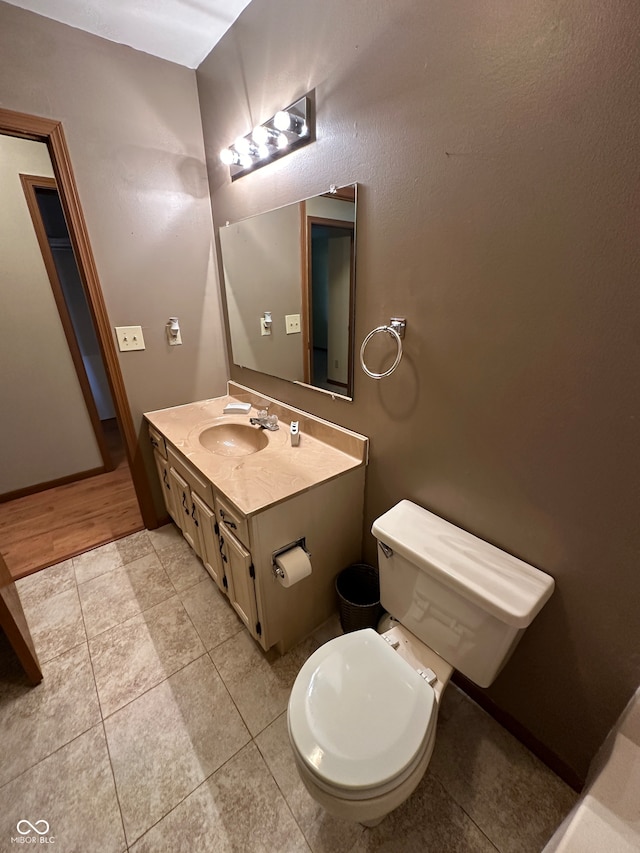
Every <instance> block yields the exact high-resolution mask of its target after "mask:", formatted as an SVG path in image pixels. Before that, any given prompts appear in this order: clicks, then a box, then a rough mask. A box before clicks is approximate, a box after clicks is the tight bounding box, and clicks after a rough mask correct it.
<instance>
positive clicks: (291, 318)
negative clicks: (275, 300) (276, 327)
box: [284, 314, 300, 335]
mask: <svg viewBox="0 0 640 853" xmlns="http://www.w3.org/2000/svg"><path fill="white" fill-rule="evenodd" d="M284 324H285V330H286V332H287V334H288V335H295V334H296V333H297V332H299V331H300V315H299V314H285V315H284Z"/></svg>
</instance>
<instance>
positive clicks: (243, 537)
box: [215, 495, 250, 548]
mask: <svg viewBox="0 0 640 853" xmlns="http://www.w3.org/2000/svg"><path fill="white" fill-rule="evenodd" d="M215 506H216V519H217V521H218V527H219V528H220V533H221V534H222V533H224V531H225V530H227V531H231V533H232V534H233V535H234V536H235V537H236V539H239V540H240V542H242V544H243V545H246V546H247V548H249V547H250V546H249V526H248V524H247V519H246V518H245V517H244V515H242V514H241V513H239V512H238V510H237V509H233V508H232V507H231V506H230V505H229V504H228V503H227V502H226V501H225V500H224V499H223V498H221V497H220V496H219V495H216V504H215Z"/></svg>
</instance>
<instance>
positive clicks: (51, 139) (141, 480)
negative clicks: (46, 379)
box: [0, 109, 158, 576]
mask: <svg viewBox="0 0 640 853" xmlns="http://www.w3.org/2000/svg"><path fill="white" fill-rule="evenodd" d="M0 133H2V134H4V135H7V136H13V137H19V138H23V139H29V140H32V141H38V142H44V143H45V145H46V147H47V149H48V151H49V155H50V158H51V163H52V167H53V173H54V176H55V180H54V181H53V184H52V185H50V186H44V187H43V188H42V190H43V193H42V194H41V195H40V198H38V197H37V196H36V197H35V202H36V208H37V210H38V215H39V217H40V218H41V219H43V212H44V210H45V208H46V207H47V206H51V205H53V206H55V205H56V204H57V205H58V206H59V207H60V208H61V209H62V211H63V214H64V215H63V220H64V221H65V224H66V227H67V235H66V238H65V239H66V240H67V243H68V245H67V246H65V247H62V246H60V247H57V248H56V251H57V250H58V248H59V249H60V253H61V254H60V258H58V263H56V260H55V259H54V260H53V262H52V266H53V268H54V269H56V267H60V266H62V265H63V264H64V263H65V259H64V255H65V254H66V256H67V257H66V260H68V255H69V252H71V254H73V256H74V260H75V261H77V267H76V276H77V279H78V280H79V284H80V287H81V289H82V291H83V293H84V295H85V298H86V301H85V310H86V312H88V315H89V317H90V320H91V322H92V324H93V331H94V334H95V339H94V342H93V345H92V346H93V352H89V351H85V353H84V354H83V353H82V349H81V347H79V346H77V349H78V352H79V360H80V362H81V365H82V367H83V372H84V375H85V381H86V384H87V386H88V387H89V392H88V393H89V396H90V397H91V404H92V405H93V408H94V409H95V410H96V418H97V424H98V431H99V433H100V435H101V438H100V439H98V434H96V438H97V440H98V443H102V444H103V446H104V451H105V452H104V458H105V459H106V460H107V465H106V467H107V468H109V467H110V468H112V469H113V470H112V471H110V472H108V473H106V474H101V475H99V476H97V477H88V478H85V479H84V480H82V483H81V484H80V483H79V484H74V483H65V484H61V485H59V486H56V487H55V488H54V489H53V490H50V491H48V492H43V493H42V494H43V495H48V496H49V503H50V504H51V503H55V505H56V512H55V513H54V515H55V516H56V524H57V527H56V529H57V531H58V533H60V531H65V532H66V533H65V536H58V538H59V539H60V538H62V539H64V538H67V539H68V538H69V537H68V536H66V534H67V533H68V532H69V530H70V524H71V521H70V517H69V515H68V513H67V511H65V512H63V513H61V512H60V508H61V506H62V505H63V501H64V499H65V498H67V497H68V491H69V490H70V489H71V488H72V487H73V486H75V485H82V484H83V487H84V489H85V496H84V497H83V498H81V499H77V498H76V499H75V504H76V505H80V506H84V507H87V506H88V501H87V498H86V495H87V494H88V493H89V492H93V493H95V494H96V495H98V498H97V504H98V507H99V511H98V512H97V514H94V515H93V517H92V518H91V519H89V518H85V521H84V522H83V523H81V525H80V526H81V527H84V528H85V529H86V530H93V531H94V533H95V532H97V530H98V528H100V523H98V519H99V518H100V517H102V516H104V515H105V513H107V514H108V511H109V510H111V511H113V510H115V514H116V515H118V514H120V515H122V513H121V512H119V511H120V510H122V508H123V504H124V503H129V504H132V505H133V507H134V508H135V511H136V513H137V518H138V520H137V522H136V524H137V529H141V528H142V527H148V528H154V527H156V526H157V524H158V519H157V517H156V513H155V509H154V506H153V501H152V498H151V493H150V489H149V484H148V481H147V477H146V472H145V469H144V464H143V461H142V458H141V454H140V453H139V450H138V441H137V435H136V432H135V428H134V425H133V420H132V417H131V412H130V410H129V406H128V403H127V399H126V393H125V390H124V383H123V379H122V375H121V372H120V368H119V363H118V360H117V355H116V352H115V346H114V342H113V338H112V333H111V328H110V323H109V320H108V317H107V314H106V308H105V305H104V300H103V297H102V292H101V289H100V284H99V281H98V276H97V271H96V269H95V263H94V260H93V255H92V252H91V247H90V244H89V240H88V234H87V231H86V226H85V223H84V218H83V216H82V211H81V209H80V205H79V201H78V195H77V190H76V188H75V182H74V179H73V174H72V171H71V165H70V161H69V155H68V151H67V148H66V143H65V140H64V133H63V130H62V126H61V124H60V123H59V122H56V121H52V120H49V119H42V118H38V117H35V116H28V115H25V114H22V113H14V112H11V111H8V110H2V109H0ZM52 191H53V193H54V194H55V197H54V195H52V194H51V193H52ZM34 195H35V193H34ZM49 212H50V211H49ZM45 215H46V214H45ZM44 231H45V232H46V231H47V228H46V227H45V228H44ZM45 241H46V242H47V251H49V253H50V254H52V255H53V254H54V252H52V245H51V243H50V242H49V240H48V237H47V236H46V233H45ZM56 272H57V270H56ZM76 283H77V282H76ZM66 310H67V314H69V313H70V312H69V309H68V307H67V309H66ZM69 324H70V326H71V334H72V336H73V338H74V339H75V340H76V345H77V343H78V342H77V334H76V332H75V331H74V329H73V325H74V324H73V322H72V321H71V319H69ZM96 342H97V352H96V347H95V343H96ZM89 349H91V347H90V348H89ZM85 350H87V348H86V347H85ZM97 354H99V356H100V357H101V363H102V367H103V369H104V373H103V377H102V379H104V378H106V383H105V382H104V381H103V382H102V389H101V391H100V392H98V391H97V390H96V389H97V388H98V385H99V382H98V380H96V382H94V389H93V390H92V389H91V384H92V383H91V382H90V381H89V378H88V376H87V367H89V368H91V367H92V365H91V361H92V359H91V358H88V356H95V355H97ZM85 365H86V366H85ZM97 370H98V371H99V368H98V369H97ZM89 372H90V371H89ZM94 372H96V371H94ZM93 378H94V379H95V377H93ZM25 381H28V378H27V377H25ZM92 381H93V380H92ZM96 383H97V384H96ZM105 390H106V393H105ZM99 393H100V394H102V399H101V402H100V406H98V400H97V396H98V394H99ZM109 406H110V408H109ZM100 408H102V413H100V411H99V409H100ZM44 414H46V413H44ZM101 414H102V415H103V416H104V415H106V414H111V415H112V416H111V417H101ZM110 443H111V450H110V449H109V444H110ZM118 454H119V455H118ZM122 463H124V468H126V471H127V476H128V477H129V481H130V492H131V495H130V497H131V500H129V498H126V499H125V498H124V497H123V491H122V483H120V485H119V486H116V490H115V491H114V492H113V493H112V495H111V497H106V493H105V494H103V496H102V497H99V493H100V490H101V485H99V484H96V483H95V482H94V480H99V477H100V476H102V477H109V476H114V477H117V476H118V472H119V471H120V472H121V471H122V468H123V465H122ZM101 470H104V467H103V468H102V469H101ZM129 472H130V473H129ZM61 490H62V491H61ZM62 492H65V494H63V493H62ZM18 500H24V499H23V498H19V499H18ZM73 502H74V499H72V503H73ZM3 506H4V507H5V508H6V507H7V506H8V505H7V504H4V505H3V504H0V512H1V511H2V507H3ZM7 515H9V516H11V513H8V512H7ZM21 515H23V513H21V514H20V516H21ZM0 520H1V519H0ZM9 526H10V529H12V530H14V531H15V529H16V527H18V526H19V525H18V524H17V516H16V513H15V511H14V513H13V521H11V518H10V521H9ZM112 530H113V528H112ZM129 532H132V530H131V528H129V529H126V530H124V531H122V532H120V533H118V532H117V531H115V533H112V532H110V531H107V533H105V526H104V525H102V533H101V534H100V540H101V541H94V542H91V543H89V544H84V545H83V546H80V545H78V546H70V547H73V548H75V549H76V553H79V552H80V551H81V550H86V548H87V547H95V545H97V544H102V542H104V541H110V539H114V538H119V536H124V535H127V533H129ZM25 535H26V534H25ZM105 537H106V538H105ZM52 538H56V537H52ZM41 544H42V543H41ZM0 550H2V551H3V552H4V553H5V556H6V551H7V530H6V527H5V529H4V530H3V527H2V525H1V524H0ZM36 550H38V551H40V552H41V553H40V559H39V561H38V560H36V561H35V562H34V561H33V560H32V561H31V563H30V566H29V568H28V569H27V570H25V569H24V567H23V569H22V570H21V569H18V570H17V572H16V570H14V568H13V566H12V565H11V561H10V559H8V560H7V562H9V563H10V569H11V570H12V574H14V576H22V575H24V574H28V573H30V572H31V571H34V570H36V569H37V568H43V567H44V566H45V565H51V564H52V563H53V562H58V561H59V559H63V558H64V557H67V556H72V554H70V553H67V554H65V555H64V556H63V557H60V556H59V555H57V554H56V555H52V554H51V553H49V549H48V548H45V547H43V546H42V547H39V548H37V549H36ZM9 556H10V555H9ZM37 562H39V563H40V564H39V565H36V564H35V563H37Z"/></svg>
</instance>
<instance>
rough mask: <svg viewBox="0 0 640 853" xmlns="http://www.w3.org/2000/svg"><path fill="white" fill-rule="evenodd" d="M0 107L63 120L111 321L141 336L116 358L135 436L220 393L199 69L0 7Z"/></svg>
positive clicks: (221, 357) (221, 360) (222, 373)
mask: <svg viewBox="0 0 640 853" xmlns="http://www.w3.org/2000/svg"><path fill="white" fill-rule="evenodd" d="M0 106H2V107H4V108H6V109H10V110H17V111H20V112H26V113H32V114H34V115H39V116H44V117H47V118H54V119H58V120H60V121H62V124H63V127H64V131H65V134H66V138H67V143H68V146H69V150H70V156H71V162H72V165H73V169H74V173H75V177H76V182H77V185H78V191H79V195H80V201H81V204H82V208H83V210H84V214H85V218H86V220H87V227H88V231H89V238H90V240H91V245H92V248H93V251H94V254H95V258H96V264H97V268H98V274H99V276H100V282H101V285H102V289H103V292H104V297H105V302H106V306H107V311H108V313H109V318H110V320H111V324H112V326H116V325H141V326H142V328H143V333H144V338H145V343H146V350H145V351H144V352H130V353H123V354H122V353H121V354H120V363H121V366H122V371H123V375H124V381H125V385H126V389H127V394H128V397H129V402H130V405H131V409H132V412H133V416H134V421H135V423H136V426H138V425H139V424H140V423H141V413H142V412H144V411H149V410H151V409H157V408H161V407H163V406H169V405H174V404H178V403H185V402H188V401H190V400H195V399H202V398H204V397H213V396H215V395H216V394H220V393H223V392H224V382H225V379H226V373H227V370H226V362H225V358H226V355H225V351H224V343H223V334H222V327H221V322H220V309H219V304H220V300H219V293H218V288H217V282H216V277H215V272H214V262H213V249H212V230H211V203H210V199H209V193H208V187H207V178H206V170H205V164H204V151H203V140H202V126H201V121H200V114H199V108H198V97H197V91H196V83H195V74H194V72H193V71H190V70H188V69H186V68H181V67H179V66H177V65H174V64H172V63H170V62H165V61H164V60H160V59H156V58H154V57H151V56H149V55H147V54H144V53H141V52H138V51H134V50H131V49H130V48H127V47H124V46H122V45H117V44H114V43H112V42H108V41H105V40H103V39H100V38H97V37H95V36H91V35H88V34H86V33H83V32H81V31H79V30H76V29H72V28H71V27H68V26H65V25H64V24H58V23H56V22H54V21H50V20H47V19H46V18H42V17H40V16H39V15H35V14H33V13H31V12H26V11H24V10H22V9H18V8H15V7H13V6H9V5H7V4H4V3H0ZM170 316H177V317H179V318H180V326H181V330H182V340H183V345H182V346H178V347H169V346H168V345H167V342H166V337H165V329H164V327H165V323H166V322H167V320H168V318H169V317H170ZM150 470H152V467H150Z"/></svg>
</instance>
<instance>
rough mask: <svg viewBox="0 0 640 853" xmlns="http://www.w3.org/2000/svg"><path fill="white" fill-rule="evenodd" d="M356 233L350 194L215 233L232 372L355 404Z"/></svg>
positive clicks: (341, 191) (344, 191) (349, 190)
mask: <svg viewBox="0 0 640 853" xmlns="http://www.w3.org/2000/svg"><path fill="white" fill-rule="evenodd" d="M355 229H356V186H355V184H353V185H350V186H347V187H340V188H338V189H336V190H335V191H332V192H328V193H325V194H322V195H319V196H315V197H313V198H309V199H305V200H304V201H300V202H296V203H295V204H289V205H286V206H285V207H281V208H278V209H277V210H271V211H268V212H267V213H261V214H259V215H257V216H252V217H249V218H248V219H244V220H242V221H240V222H236V223H234V224H232V225H226V226H224V227H223V228H220V248H221V252H222V266H223V271H224V282H225V294H226V304H227V315H228V321H229V331H230V335H231V352H232V358H233V363H234V364H236V365H238V366H240V367H248V368H251V370H257V371H259V372H260V373H267V374H269V375H270V376H278V377H279V378H280V379H287V380H289V381H291V382H298V383H303V384H306V385H310V386H312V387H314V388H317V389H320V390H323V391H328V392H330V393H333V394H340V395H342V396H345V397H349V398H351V397H352V396H353V329H354V320H355V317H354V314H355V256H356V252H355ZM269 317H270V322H269Z"/></svg>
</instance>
